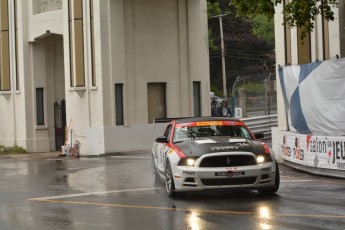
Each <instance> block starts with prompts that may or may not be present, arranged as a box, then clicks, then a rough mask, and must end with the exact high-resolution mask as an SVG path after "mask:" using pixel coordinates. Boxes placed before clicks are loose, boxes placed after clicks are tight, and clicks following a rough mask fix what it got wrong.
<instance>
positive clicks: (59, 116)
mask: <svg viewBox="0 0 345 230" xmlns="http://www.w3.org/2000/svg"><path fill="white" fill-rule="evenodd" d="M65 127H66V101H65V99H63V100H62V101H61V103H60V104H59V103H58V102H55V103H54V128H55V149H56V150H57V151H60V150H61V146H62V145H64V144H65V138H66V133H65Z"/></svg>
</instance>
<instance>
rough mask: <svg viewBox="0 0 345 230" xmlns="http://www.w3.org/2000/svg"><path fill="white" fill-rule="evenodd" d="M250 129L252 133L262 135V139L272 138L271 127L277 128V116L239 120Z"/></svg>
mask: <svg viewBox="0 0 345 230" xmlns="http://www.w3.org/2000/svg"><path fill="white" fill-rule="evenodd" d="M241 120H242V121H243V122H244V123H246V125H247V126H248V127H249V128H250V130H251V131H252V132H253V133H264V135H265V137H264V138H263V139H265V140H269V139H271V138H272V131H271V128H272V127H276V126H278V115H269V116H260V117H251V118H242V119H241Z"/></svg>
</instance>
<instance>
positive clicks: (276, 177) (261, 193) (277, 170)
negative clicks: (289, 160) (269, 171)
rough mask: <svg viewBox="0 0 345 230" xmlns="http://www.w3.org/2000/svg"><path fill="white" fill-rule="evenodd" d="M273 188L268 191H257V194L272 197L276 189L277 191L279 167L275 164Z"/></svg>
mask: <svg viewBox="0 0 345 230" xmlns="http://www.w3.org/2000/svg"><path fill="white" fill-rule="evenodd" d="M274 179H275V180H274V187H273V188H269V189H259V190H258V192H259V193H260V195H264V196H267V195H273V194H275V193H276V192H277V191H278V189H279V185H280V173H279V167H278V163H277V162H276V174H275V178H274Z"/></svg>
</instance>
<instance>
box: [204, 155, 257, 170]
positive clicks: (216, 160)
mask: <svg viewBox="0 0 345 230" xmlns="http://www.w3.org/2000/svg"><path fill="white" fill-rule="evenodd" d="M256 164H257V163H256V159H255V158H254V157H252V156H250V155H228V156H213V157H206V158H204V159H203V160H202V161H201V162H200V165H199V167H201V168H213V167H232V166H247V165H256Z"/></svg>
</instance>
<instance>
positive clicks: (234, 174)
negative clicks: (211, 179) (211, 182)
mask: <svg viewBox="0 0 345 230" xmlns="http://www.w3.org/2000/svg"><path fill="white" fill-rule="evenodd" d="M245 174H246V173H245V172H243V171H231V170H229V171H227V172H215V173H214V175H215V176H226V177H229V178H231V177H233V176H243V175H245Z"/></svg>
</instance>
